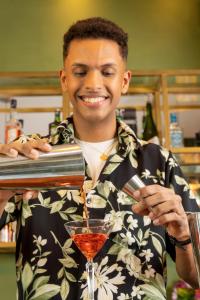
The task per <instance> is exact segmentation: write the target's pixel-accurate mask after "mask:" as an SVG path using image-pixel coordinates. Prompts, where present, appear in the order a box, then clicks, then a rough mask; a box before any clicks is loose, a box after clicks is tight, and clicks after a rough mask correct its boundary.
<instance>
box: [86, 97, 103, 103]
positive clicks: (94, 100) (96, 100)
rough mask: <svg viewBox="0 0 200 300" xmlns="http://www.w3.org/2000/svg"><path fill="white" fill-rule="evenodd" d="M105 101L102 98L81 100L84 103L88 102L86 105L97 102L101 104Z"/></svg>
mask: <svg viewBox="0 0 200 300" xmlns="http://www.w3.org/2000/svg"><path fill="white" fill-rule="evenodd" d="M103 100H105V98H104V97H96V98H83V101H84V102H88V103H97V102H101V101H103Z"/></svg>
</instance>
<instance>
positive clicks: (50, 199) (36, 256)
mask: <svg viewBox="0 0 200 300" xmlns="http://www.w3.org/2000/svg"><path fill="white" fill-rule="evenodd" d="M117 136H118V149H117V152H116V153H115V154H113V155H112V156H110V157H109V159H108V161H107V162H106V165H105V166H104V168H103V170H102V172H101V174H100V175H99V178H98V181H97V182H96V184H95V185H94V186H92V185H91V182H92V180H91V177H90V174H89V171H88V168H87V164H86V173H85V183H84V189H85V191H86V194H87V207H88V210H89V215H90V218H106V219H110V220H111V222H112V223H113V229H112V232H111V234H110V236H109V239H108V240H107V241H106V243H105V244H104V246H103V248H102V250H101V251H100V252H99V253H98V254H97V255H96V257H95V259H94V265H95V299H97V300H103V299H107V300H127V299H157V300H158V299H160V300H161V299H166V289H165V287H166V252H169V253H170V255H171V256H172V257H173V258H175V249H174V246H173V245H171V244H170V240H169V238H168V236H167V233H166V231H165V228H164V227H163V226H154V225H153V223H152V222H151V220H150V219H149V218H148V216H145V217H141V216H139V215H137V214H135V213H133V211H132V209H131V206H132V204H133V203H134V199H133V198H131V197H130V196H128V195H126V194H125V193H124V192H122V187H123V185H124V184H125V183H126V182H127V181H128V180H129V179H130V178H131V177H132V176H133V175H135V174H138V175H139V176H140V177H141V178H142V180H143V181H144V183H145V184H153V183H156V184H160V185H162V186H166V187H169V188H172V189H174V190H175V192H176V193H177V194H179V195H180V196H181V198H182V201H183V206H184V208H185V210H187V211H192V210H198V206H197V203H196V200H195V199H194V197H193V196H192V194H191V192H190V190H189V186H188V184H187V183H186V181H185V179H184V177H183V175H182V173H181V169H180V167H179V166H178V164H177V162H176V160H175V159H174V157H173V155H172V154H171V153H170V152H168V151H167V150H165V149H164V148H161V147H159V146H157V145H155V144H151V143H147V142H144V141H141V140H139V139H138V138H137V137H136V136H135V134H134V132H133V131H132V130H131V129H130V128H129V127H128V126H127V125H126V124H125V123H123V122H121V121H118V128H117ZM34 138H38V136H37V135H36V136H34ZM50 141H51V143H52V144H60V143H74V129H73V118H72V117H70V118H69V119H67V120H65V121H63V122H62V123H61V125H60V126H59V127H58V131H57V134H56V135H55V136H54V137H53V138H51V140H50ZM22 142H23V139H22ZM81 195H82V194H81V192H80V191H78V190H46V191H42V192H40V193H39V196H38V198H37V199H32V200H30V201H28V202H27V201H22V199H21V196H20V195H16V196H15V197H14V198H13V199H11V201H9V202H8V204H7V205H6V207H5V211H4V213H3V215H2V217H1V219H0V227H2V226H4V225H5V224H6V223H8V222H10V221H14V220H17V245H16V274H17V289H18V291H17V294H18V299H20V300H22V299H26V300H45V299H53V300H64V299H66V300H79V299H83V300H87V299H88V296H87V283H86V271H85V264H86V259H85V257H84V256H83V255H82V254H81V252H80V251H79V250H78V248H77V247H76V246H75V244H74V243H73V242H72V239H71V238H70V237H69V235H68V233H67V232H66V230H65V227H64V223H65V222H67V221H68V220H81V219H82V218H83V198H82V197H81Z"/></svg>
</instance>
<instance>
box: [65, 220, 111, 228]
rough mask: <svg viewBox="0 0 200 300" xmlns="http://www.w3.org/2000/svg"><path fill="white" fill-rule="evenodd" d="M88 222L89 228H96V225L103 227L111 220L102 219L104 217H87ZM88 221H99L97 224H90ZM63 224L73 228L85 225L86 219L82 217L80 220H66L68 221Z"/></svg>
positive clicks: (109, 223)
mask: <svg viewBox="0 0 200 300" xmlns="http://www.w3.org/2000/svg"><path fill="white" fill-rule="evenodd" d="M88 222H89V227H90V228H97V227H104V226H106V225H111V222H110V221H109V220H104V219H88ZM90 222H91V223H93V222H97V223H98V222H99V224H90ZM76 224H77V225H76ZM81 224H82V225H81ZM83 224H84V225H83ZM64 226H65V227H73V228H83V227H87V220H86V219H84V220H82V221H68V222H66V223H64Z"/></svg>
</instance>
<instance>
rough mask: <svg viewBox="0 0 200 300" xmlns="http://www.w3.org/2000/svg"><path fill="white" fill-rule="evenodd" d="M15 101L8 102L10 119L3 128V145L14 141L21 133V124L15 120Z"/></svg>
mask: <svg viewBox="0 0 200 300" xmlns="http://www.w3.org/2000/svg"><path fill="white" fill-rule="evenodd" d="M16 110H17V100H16V99H11V100H10V117H9V120H8V121H7V122H6V126H5V143H6V144H8V143H10V142H12V141H13V140H15V139H16V138H17V137H18V136H19V135H20V133H21V124H20V122H19V121H18V120H17V117H16V116H17V111H16Z"/></svg>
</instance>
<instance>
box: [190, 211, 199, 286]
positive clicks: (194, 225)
mask: <svg viewBox="0 0 200 300" xmlns="http://www.w3.org/2000/svg"><path fill="white" fill-rule="evenodd" d="M187 216H188V222H189V227H190V236H191V240H192V248H193V253H194V260H195V265H196V269H197V275H198V283H199V287H200V212H187Z"/></svg>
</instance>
